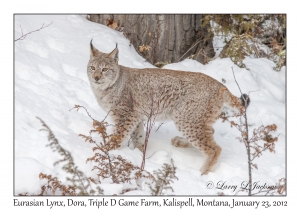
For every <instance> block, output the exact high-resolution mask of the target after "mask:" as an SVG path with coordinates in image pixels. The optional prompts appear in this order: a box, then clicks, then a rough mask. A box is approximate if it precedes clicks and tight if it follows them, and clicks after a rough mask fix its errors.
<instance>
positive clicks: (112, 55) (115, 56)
mask: <svg viewBox="0 0 300 210" xmlns="http://www.w3.org/2000/svg"><path fill="white" fill-rule="evenodd" d="M108 57H109V58H112V59H114V60H115V62H118V59H119V50H118V44H116V48H115V49H114V50H113V51H112V52H111V53H109V55H108Z"/></svg>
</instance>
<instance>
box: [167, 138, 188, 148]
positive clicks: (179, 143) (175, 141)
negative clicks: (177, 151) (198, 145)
mask: <svg viewBox="0 0 300 210" xmlns="http://www.w3.org/2000/svg"><path fill="white" fill-rule="evenodd" d="M171 144H172V145H173V146H174V147H181V148H187V147H190V143H189V142H188V141H187V140H186V139H185V138H183V137H179V136H175V137H174V138H172V139H171Z"/></svg>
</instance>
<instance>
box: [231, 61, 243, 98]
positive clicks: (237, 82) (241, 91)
mask: <svg viewBox="0 0 300 210" xmlns="http://www.w3.org/2000/svg"><path fill="white" fill-rule="evenodd" d="M231 69H232V73H233V77H234V80H235V83H236V84H237V86H238V88H239V90H240V92H241V94H242V95H243V93H242V91H241V88H240V86H239V83H238V82H237V81H236V78H235V74H234V71H233V67H232V66H231ZM243 99H244V97H243Z"/></svg>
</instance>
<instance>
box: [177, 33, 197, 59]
mask: <svg viewBox="0 0 300 210" xmlns="http://www.w3.org/2000/svg"><path fill="white" fill-rule="evenodd" d="M201 41H203V38H202V39H200V40H199V41H197V42H196V43H195V44H193V45H192V46H191V47H190V48H189V49H188V50H187V51H186V52H185V53H184V54H183V55H182V56H181V57H180V58H179V61H181V59H182V58H183V57H184V56H185V55H186V54H187V53H188V52H189V51H190V50H191V49H193V48H194V47H195V46H196V45H197V44H199V43H200V42H201Z"/></svg>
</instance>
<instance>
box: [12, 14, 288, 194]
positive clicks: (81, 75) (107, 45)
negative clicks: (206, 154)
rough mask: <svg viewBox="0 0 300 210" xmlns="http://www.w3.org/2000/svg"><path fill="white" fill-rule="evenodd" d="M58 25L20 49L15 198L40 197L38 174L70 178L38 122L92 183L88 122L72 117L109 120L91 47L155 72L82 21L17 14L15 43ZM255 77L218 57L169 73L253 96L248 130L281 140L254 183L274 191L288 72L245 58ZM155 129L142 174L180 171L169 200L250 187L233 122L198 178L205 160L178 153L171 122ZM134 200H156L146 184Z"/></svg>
mask: <svg viewBox="0 0 300 210" xmlns="http://www.w3.org/2000/svg"><path fill="white" fill-rule="evenodd" d="M51 22H53V23H52V24H51V25H50V26H49V27H46V28H44V29H42V30H40V31H38V32H35V33H32V34H29V35H28V36H27V37H26V38H25V39H24V40H20V41H17V42H15V75H14V77H15V131H14V132H15V139H14V141H15V144H14V146H15V148H14V157H15V173H14V175H15V177H14V182H15V184H14V187H15V189H14V194H19V193H26V192H27V193H28V194H37V193H39V192H40V187H41V186H42V185H43V184H45V181H42V180H39V178H38V175H39V173H40V172H43V173H46V174H52V175H53V176H56V177H58V178H59V180H61V181H65V177H66V173H65V172H64V171H63V170H62V169H61V165H56V166H53V163H54V162H55V161H57V160H58V159H59V158H60V156H59V155H58V154H57V153H53V152H52V150H51V149H50V148H49V147H46V145H47V144H48V140H47V133H46V132H43V131H39V130H40V129H41V128H42V125H41V122H40V121H39V120H38V119H37V118H36V117H39V118H41V119H42V120H44V121H45V123H46V124H47V125H48V126H49V127H50V128H51V130H52V131H53V132H54V134H55V136H56V137H57V139H58V140H59V143H60V145H61V146H62V147H63V148H65V149H66V150H68V151H70V152H71V154H72V156H73V158H74V160H75V164H76V165H77V166H78V167H79V169H80V170H81V171H83V172H84V173H85V174H86V175H87V176H92V177H95V172H93V171H91V169H92V166H93V165H92V164H91V163H86V159H87V158H89V157H91V156H92V155H93V152H92V145H91V144H88V143H85V142H84V140H83V139H82V138H80V137H78V134H86V135H88V133H89V130H91V129H92V122H91V119H90V118H89V117H88V116H87V114H86V113H85V112H84V111H83V110H80V111H79V112H76V111H75V110H71V111H69V110H70V109H71V108H73V107H74V105H75V104H78V105H82V106H84V107H86V108H87V110H88V111H89V113H90V114H91V115H92V116H93V117H94V118H96V119H98V120H102V119H103V118H104V117H105V116H106V113H105V112H104V111H103V110H102V109H101V108H100V107H99V105H98V104H97V102H96V99H95V97H94V95H93V93H92V91H91V88H90V85H89V82H88V79H87V75H86V65H87V62H88V60H89V53H90V52H89V43H90V40H91V39H92V38H93V44H94V46H95V47H97V48H98V49H99V50H100V51H102V52H110V51H111V50H113V49H114V47H115V44H116V43H118V48H119V51H120V53H119V63H120V64H121V65H124V66H129V67H137V68H146V67H153V66H152V65H151V64H149V63H147V62H145V60H144V59H143V58H142V57H140V56H139V55H138V53H137V52H136V51H135V49H134V48H133V47H132V46H131V47H130V46H129V41H128V40H127V39H126V38H125V37H124V36H123V35H122V34H121V33H120V32H118V31H115V30H112V29H110V28H108V27H106V26H104V25H100V24H96V23H92V22H90V21H88V20H86V19H85V16H83V15H81V16H80V15H48V16H47V15H16V16H15V26H14V27H15V38H18V37H20V36H21V28H20V25H21V26H22V29H23V33H24V34H25V33H27V32H30V31H33V30H36V29H38V28H40V27H41V26H42V25H43V23H45V25H47V24H49V23H51ZM245 64H246V66H247V68H249V69H250V71H248V70H246V69H240V68H239V67H237V66H236V65H234V64H233V63H232V61H231V60H230V59H220V58H216V59H215V60H213V61H211V62H210V63H208V64H207V65H202V64H201V63H198V62H197V61H194V60H190V59H186V60H184V61H182V62H180V63H173V64H169V65H167V66H165V67H164V68H168V69H176V70H185V71H195V72H202V73H204V74H207V75H209V76H211V77H213V78H215V79H217V80H218V81H220V82H221V81H222V79H224V80H225V81H226V82H225V85H226V86H227V87H228V88H229V90H230V91H231V92H232V93H233V94H235V95H236V96H240V92H239V90H238V87H237V85H236V83H235V80H234V77H233V74H232V70H231V69H232V67H233V69H234V71H235V75H236V79H237V81H238V82H239V85H240V87H241V89H242V91H243V92H244V93H249V92H250V91H255V92H251V93H250V98H251V105H250V106H249V108H248V110H247V113H248V123H249V125H250V129H253V128H257V127H259V126H261V125H262V124H263V125H269V124H273V123H274V124H276V125H277V126H278V129H277V131H278V134H280V135H279V140H278V142H276V153H269V152H265V153H264V154H263V155H262V156H261V157H260V158H258V159H256V160H255V163H256V164H257V165H258V170H253V181H254V182H258V184H259V185H264V184H266V185H275V183H277V182H278V180H279V179H280V178H283V177H285V174H286V164H285V163H286V155H285V151H286V147H285V143H286V142H285V141H286V140H285V139H286V133H285V130H286V128H285V119H286V116H285V104H286V101H285V87H286V84H285V67H283V68H282V70H281V71H280V72H275V71H274V70H273V67H274V66H275V64H274V63H273V62H271V61H269V60H267V59H250V58H248V59H246V60H245ZM158 125H159V124H157V125H156V127H154V128H153V130H152V133H151V136H150V141H149V145H148V151H147V157H150V158H148V159H147V160H146V167H145V169H146V170H147V171H149V172H153V171H154V170H156V169H159V168H161V167H162V165H163V163H170V160H171V159H173V160H174V164H175V166H176V167H177V173H176V176H177V177H178V180H175V181H174V183H173V184H172V187H173V189H174V192H171V191H168V192H166V194H169V195H216V194H217V193H218V192H223V193H224V194H227V195H233V194H235V193H236V191H233V190H232V189H227V190H225V189H224V190H223V189H216V187H214V188H213V189H207V183H208V182H212V183H214V185H215V186H217V183H224V182H225V185H228V186H229V185H230V186H234V185H236V186H241V183H243V182H244V181H247V180H248V164H247V155H246V149H245V146H244V145H243V144H242V143H240V142H239V141H238V140H237V139H236V137H238V136H239V135H240V133H239V132H238V131H237V130H236V129H235V128H231V127H230V125H229V123H226V122H225V123H222V122H221V120H218V121H217V122H216V123H215V125H214V129H215V134H214V138H215V140H216V142H217V143H218V144H219V145H220V146H221V147H222V153H221V156H220V159H219V162H218V164H217V165H216V167H215V169H214V171H213V172H211V173H209V174H208V175H204V176H201V174H200V170H199V169H200V167H201V166H202V164H203V156H202V155H201V154H200V152H198V151H197V150H196V149H193V148H188V149H183V148H175V147H173V146H171V144H170V140H171V138H172V137H174V136H175V135H180V134H179V133H178V132H177V131H176V129H175V126H174V124H173V123H172V122H168V123H166V124H164V125H163V126H162V127H161V128H160V129H159V130H158V131H156V129H157V126H158ZM114 154H117V155H121V156H122V157H123V158H125V159H128V160H130V161H131V162H132V163H133V164H135V165H138V166H139V165H140V163H141V160H142V155H141V152H140V151H139V150H138V149H134V150H132V149H130V148H129V147H128V146H126V145H124V146H122V147H121V148H119V149H118V150H117V151H114ZM101 187H102V188H103V189H104V194H106V195H110V194H112V193H120V191H121V190H122V188H118V187H113V186H112V185H110V186H109V187H107V183H104V184H102V186H101ZM127 194H130V195H151V192H150V190H149V189H148V187H147V185H141V187H140V188H139V190H135V191H130V192H128V193H127Z"/></svg>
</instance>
